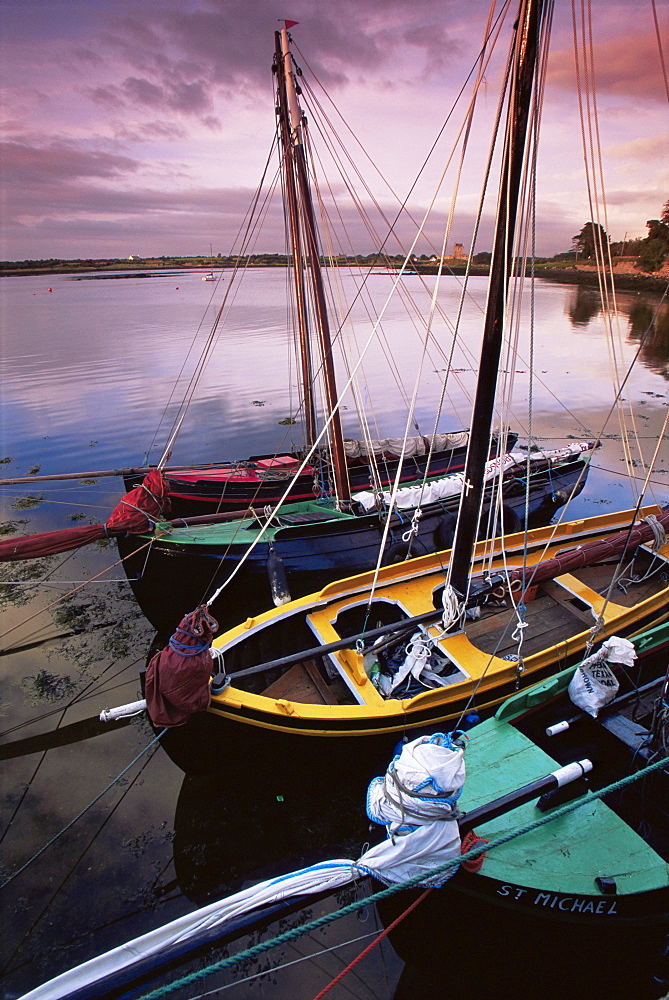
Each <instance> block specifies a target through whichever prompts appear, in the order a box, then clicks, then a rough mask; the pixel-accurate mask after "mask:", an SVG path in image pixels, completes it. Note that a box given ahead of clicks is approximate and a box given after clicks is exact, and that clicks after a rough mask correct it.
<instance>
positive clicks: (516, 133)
mask: <svg viewBox="0 0 669 1000" xmlns="http://www.w3.org/2000/svg"><path fill="white" fill-rule="evenodd" d="M542 8H543V0H520V5H519V10H518V19H517V21H516V23H515V31H516V38H515V45H514V52H513V67H512V74H511V82H510V86H511V92H510V96H509V101H508V108H507V122H506V138H505V145H504V153H503V158H502V173H501V181H500V192H499V204H498V208H497V220H496V224H495V239H494V243H493V254H492V261H491V265H490V285H489V289H488V301H487V304H486V314H485V322H484V327H483V344H482V348H481V360H480V363H479V375H478V382H477V389H476V398H475V401H474V408H473V411H472V422H471V433H470V436H469V448H468V451H467V463H466V466H465V478H464V491H463V498H462V505H461V507H460V515H459V517H458V524H457V529H456V534H455V541H454V544H453V556H452V559H451V585H452V586H453V588H454V589H455V590H456V591H457V592H458V594H459V595H460V596H461V597H463V598H464V597H465V596H466V594H467V586H468V579H469V568H470V564H471V557H472V551H473V548H474V544H475V542H476V538H477V534H478V522H479V511H480V507H481V499H482V496H483V489H484V472H485V465H486V461H487V459H488V447H489V439H490V430H491V427H492V420H493V413H494V405H495V392H496V389H497V376H498V372H499V362H500V357H501V352H502V340H503V333H504V317H505V312H506V302H507V294H508V286H509V276H510V274H511V272H512V269H513V246H514V235H515V230H516V218H517V214H518V198H519V191H520V182H521V175H522V170H523V159H524V154H525V146H526V138H527V127H528V120H529V111H530V104H531V100H532V90H533V84H534V76H535V68H536V63H537V47H538V46H537V42H538V36H539V26H540V22H541V14H542Z"/></svg>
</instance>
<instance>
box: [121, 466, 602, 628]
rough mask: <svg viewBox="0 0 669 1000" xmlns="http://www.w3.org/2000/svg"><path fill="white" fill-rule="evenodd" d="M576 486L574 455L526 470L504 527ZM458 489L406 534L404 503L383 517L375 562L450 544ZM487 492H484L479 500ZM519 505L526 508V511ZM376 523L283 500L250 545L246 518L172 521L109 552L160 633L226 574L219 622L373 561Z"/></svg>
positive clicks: (509, 497)
mask: <svg viewBox="0 0 669 1000" xmlns="http://www.w3.org/2000/svg"><path fill="white" fill-rule="evenodd" d="M584 485H585V475H584V465H583V460H582V459H581V458H575V459H574V460H573V461H566V462H564V463H561V464H560V465H557V466H554V467H551V468H548V469H547V470H545V471H543V472H537V473H533V474H532V475H531V476H530V495H529V506H526V501H527V497H526V480H524V479H523V478H522V477H521V476H520V475H519V476H517V477H515V478H514V479H513V480H512V481H510V482H509V483H508V484H507V485H505V488H504V510H503V522H504V530H505V531H507V532H513V531H517V530H519V529H520V528H522V527H524V525H525V523H526V522H527V524H528V525H530V526H538V525H541V524H546V523H547V522H548V521H550V519H551V518H552V517H553V515H554V514H555V513H556V511H558V510H559V509H560V507H562V506H563V505H564V504H565V503H566V502H567V500H568V499H570V498H572V497H574V496H577V495H578V494H579V493H580V492H581V490H582V489H583V486H584ZM458 499H459V498H458V497H454V498H449V499H448V500H446V501H442V502H441V503H439V504H432V505H429V506H425V507H424V508H423V509H422V516H421V518H420V521H419V523H418V532H417V535H416V537H415V538H414V539H413V540H412V541H411V542H409V541H407V540H406V538H405V536H406V533H407V532H408V530H409V529H410V527H411V515H412V514H413V511H412V510H409V511H408V512H403V511H397V512H396V513H394V514H392V515H391V518H390V532H389V534H388V538H387V544H386V548H385V552H384V558H383V562H384V563H385V564H388V563H393V562H398V561H400V560H403V559H406V558H407V556H418V555H424V554H426V553H431V552H436V551H441V550H443V549H447V548H449V547H450V545H451V542H452V540H453V526H454V523H455V512H457V504H458ZM490 503H491V497H490V495H489V496H488V506H490ZM526 510H527V511H529V515H528V517H527V518H526V516H525V514H526ZM384 529H385V512H376V513H373V514H366V515H346V514H344V513H338V512H335V511H332V510H328V508H326V507H319V506H318V505H317V504H314V503H312V504H310V505H307V504H305V505H303V506H300V505H287V506H286V507H285V508H284V509H283V512H281V511H280V512H279V513H278V514H277V516H276V519H275V522H273V523H272V526H271V527H270V528H269V529H268V530H266V531H265V532H264V535H263V537H262V538H260V540H259V541H258V542H257V543H256V544H255V545H254V546H253V548H252V551H249V549H250V548H251V543H252V542H254V541H256V536H257V534H258V532H259V522H258V521H257V520H255V519H253V518H251V519H246V520H241V521H225V522H222V523H221V524H218V525H213V524H212V525H210V526H208V527H207V528H206V530H205V529H204V528H203V527H202V526H194V527H188V526H186V527H179V526H178V524H177V525H176V526H175V527H173V528H171V530H169V531H162V530H161V527H160V525H159V526H158V529H157V531H156V533H155V536H149V535H126V536H121V537H119V538H118V546H119V552H120V554H121V556H122V558H123V565H124V568H125V572H126V574H127V576H128V579H129V581H130V584H131V586H132V589H133V592H134V594H135V597H136V599H137V602H138V604H139V606H140V608H141V609H142V612H143V613H144V615H145V616H146V618H148V620H149V621H150V622H151V624H152V625H153V627H154V628H155V629H156V631H157V632H159V633H160V634H161V635H164V634H165V633H169V632H171V630H173V628H174V627H175V625H176V624H177V623H178V622H179V621H180V619H181V617H182V616H183V615H184V614H186V613H187V612H189V611H191V610H192V609H193V608H195V607H197V606H198V605H199V604H201V603H203V602H204V601H207V600H208V599H209V598H210V597H211V595H212V594H214V592H215V591H216V590H217V589H218V588H219V587H220V586H221V585H222V584H224V583H225V582H226V581H227V580H228V579H229V578H230V576H231V574H233V573H235V577H234V581H233V585H231V586H229V587H228V588H226V589H225V590H224V591H223V593H222V594H221V595H220V596H219V597H218V598H217V599H216V600H215V601H214V602H213V604H212V605H211V611H212V614H213V615H214V617H215V618H216V619H217V620H218V622H219V625H221V626H224V625H230V624H233V623H234V622H237V621H239V620H240V619H243V618H248V617H252V616H254V615H256V614H258V613H260V612H261V611H264V610H266V609H267V608H268V607H270V606H271V605H272V603H276V604H279V603H282V601H281V600H277V595H281V597H283V598H284V599H285V598H288V597H290V598H298V597H302V596H304V595H306V594H309V593H311V592H313V591H317V590H320V589H321V588H322V587H324V586H325V585H326V584H328V583H330V582H331V581H333V580H335V579H338V578H341V577H346V576H350V575H353V574H357V573H362V572H365V571H366V570H371V569H373V568H374V567H375V566H376V565H377V562H378V559H379V547H380V544H381V542H382V539H383V533H384Z"/></svg>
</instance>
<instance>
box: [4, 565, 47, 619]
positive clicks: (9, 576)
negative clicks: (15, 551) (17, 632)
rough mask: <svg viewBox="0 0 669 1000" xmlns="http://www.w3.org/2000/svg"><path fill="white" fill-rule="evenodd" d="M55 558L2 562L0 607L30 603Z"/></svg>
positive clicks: (21, 605)
mask: <svg viewBox="0 0 669 1000" xmlns="http://www.w3.org/2000/svg"><path fill="white" fill-rule="evenodd" d="M55 558H56V557H55V556H45V557H44V558H43V559H20V560H18V561H17V562H3V563H0V609H3V608H8V607H15V608H22V607H24V606H25V605H26V604H29V603H30V601H32V600H33V598H34V597H35V594H36V591H37V587H39V585H40V583H41V582H42V580H43V579H44V577H45V576H46V574H47V572H48V570H49V569H50V568H51V566H52V565H53V562H54V560H55Z"/></svg>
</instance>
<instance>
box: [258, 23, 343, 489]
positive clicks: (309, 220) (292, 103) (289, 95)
mask: <svg viewBox="0 0 669 1000" xmlns="http://www.w3.org/2000/svg"><path fill="white" fill-rule="evenodd" d="M275 43H276V61H277V73H278V77H279V87H278V94H279V104H280V109H279V114H280V117H281V119H282V121H284V120H285V129H284V125H283V124H282V129H281V131H282V137H283V134H284V131H285V132H286V135H285V140H284V141H285V145H284V158H285V159H286V160H287V161H288V162H289V163H290V164H291V165H292V170H293V177H294V183H295V186H296V195H297V197H296V199H295V201H296V202H298V199H299V203H296V204H294V205H292V206H291V199H290V194H289V195H288V210H289V214H290V216H291V223H290V226H291V232H292V231H293V228H294V229H295V231H296V233H298V234H299V231H300V222H301V232H302V233H303V235H304V242H305V250H306V256H307V258H308V260H309V267H310V273H311V281H312V288H313V299H314V310H315V314H316V327H317V331H318V340H319V344H320V353H321V361H322V365H323V379H324V387H325V409H326V417H327V418H330V417H331V418H332V419H331V423H330V439H331V442H332V455H333V459H332V464H333V476H334V485H335V490H336V493H337V497H338V498H339V500H340V501H342V502H343V503H346V502H348V501H349V499H350V495H349V486H348V476H347V470H346V460H345V457H344V435H343V432H342V427H341V418H340V415H339V409H338V406H337V403H338V398H337V385H336V381H335V372H334V360H333V357H332V343H331V339H330V324H329V322H328V313H327V306H326V301H325V292H324V289H323V275H322V272H321V262H320V252H319V248H318V240H317V236H316V223H315V218H314V209H313V204H312V200H311V189H310V186H309V175H308V171H307V162H306V155H305V151H304V143H303V137H302V112H301V110H300V106H299V104H298V100H297V93H296V90H295V81H294V77H293V71H292V65H291V57H290V47H289V39H288V31H287V29H286V28H282V29H281V31H277V32H276V36H275ZM288 172H289V171H286V173H288ZM289 186H290V185H287V187H289ZM293 190H295V189H293ZM293 220H294V221H293ZM294 246H295V244H294ZM298 246H299V235H298ZM295 266H296V268H297V262H295ZM298 302H299V300H298ZM306 393H309V394H311V382H310V383H309V386H306V385H305V394H306Z"/></svg>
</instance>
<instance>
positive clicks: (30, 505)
mask: <svg viewBox="0 0 669 1000" xmlns="http://www.w3.org/2000/svg"><path fill="white" fill-rule="evenodd" d="M43 501H44V494H43V493H41V494H40V495H39V496H33V495H32V494H30V493H29V494H28V495H27V496H25V497H19V498H18V500H15V501H14V503H13V504H12V505H11V506H12V510H34V509H35V507H39V505H40V504H41V503H43Z"/></svg>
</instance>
